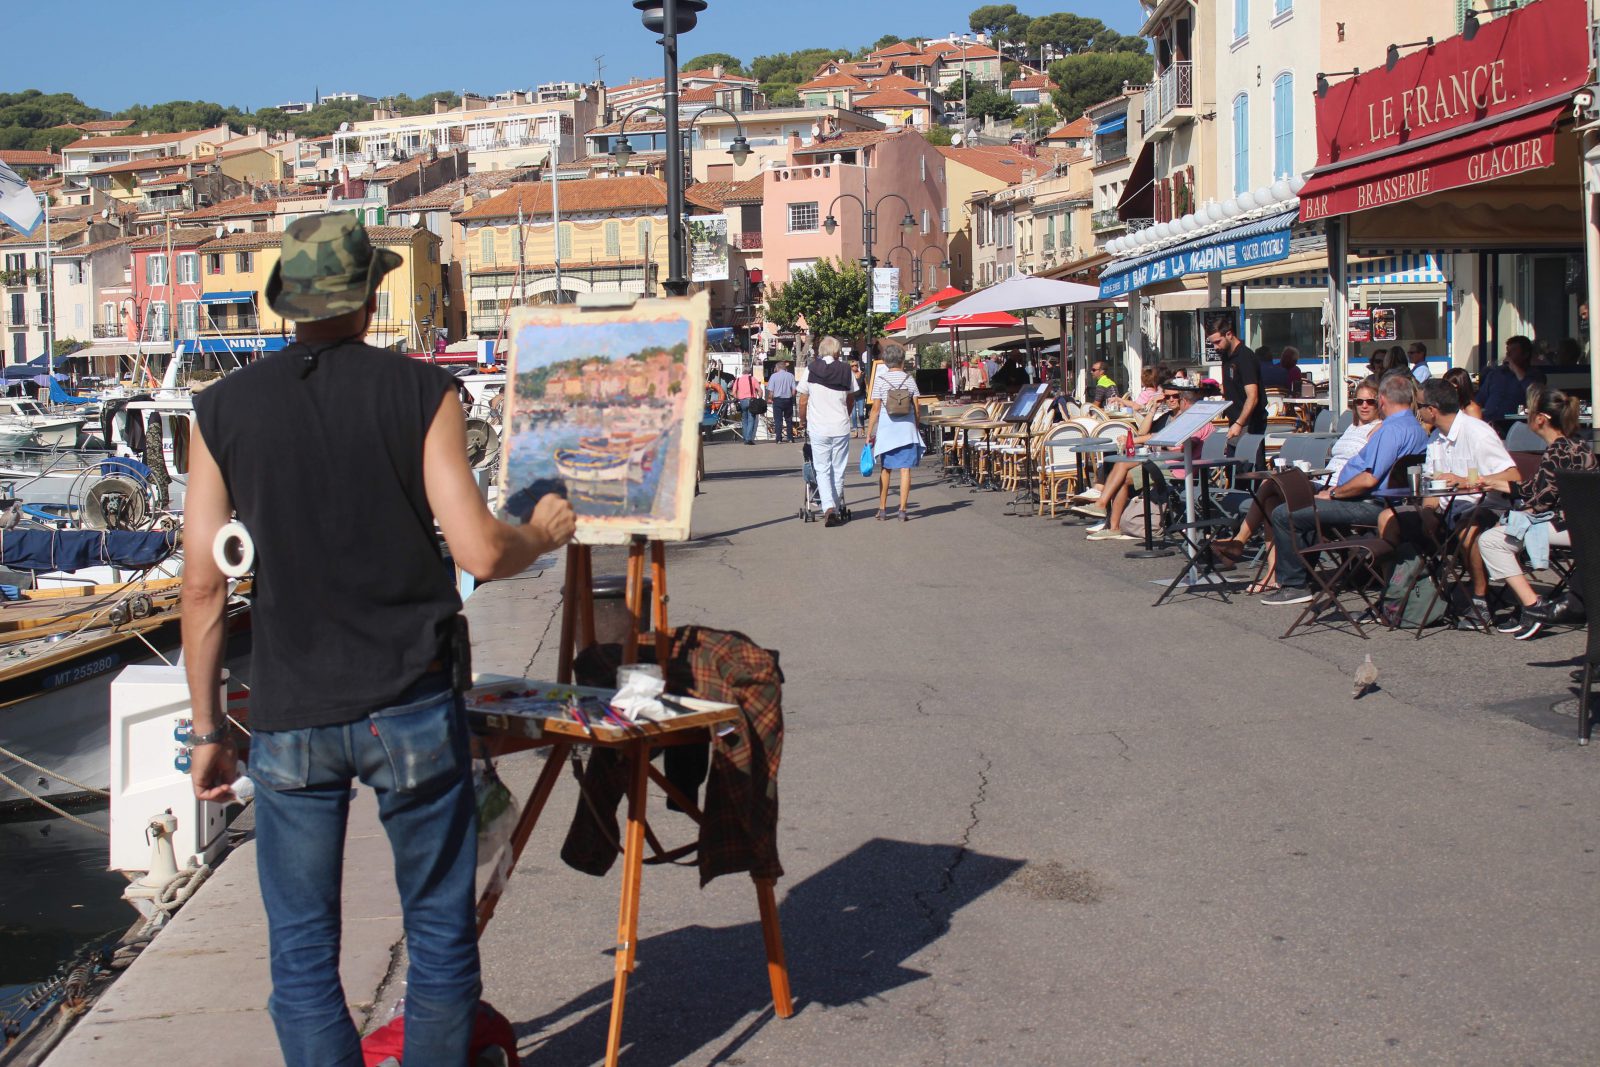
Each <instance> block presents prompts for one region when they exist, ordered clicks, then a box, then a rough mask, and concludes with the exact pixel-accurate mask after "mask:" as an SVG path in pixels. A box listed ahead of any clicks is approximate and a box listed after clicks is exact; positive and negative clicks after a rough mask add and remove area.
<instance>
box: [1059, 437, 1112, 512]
mask: <svg viewBox="0 0 1600 1067" xmlns="http://www.w3.org/2000/svg"><path fill="white" fill-rule="evenodd" d="M1066 448H1067V451H1068V452H1071V453H1072V454H1073V455H1075V456H1076V457H1077V458H1078V486H1079V488H1080V490H1081V489H1082V487H1083V486H1084V485H1085V484H1087V482H1088V480H1089V477H1088V472H1087V468H1086V465H1085V464H1086V457H1088V456H1096V457H1098V456H1104V455H1106V454H1107V453H1109V452H1118V451H1121V449H1122V446H1121V445H1119V444H1117V443H1116V442H1115V441H1113V440H1111V439H1110V438H1108V437H1085V438H1084V439H1083V440H1081V441H1073V442H1072V443H1071V444H1069V445H1067V446H1066ZM1074 525H1076V522H1074Z"/></svg>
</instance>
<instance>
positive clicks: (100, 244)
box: [56, 237, 133, 259]
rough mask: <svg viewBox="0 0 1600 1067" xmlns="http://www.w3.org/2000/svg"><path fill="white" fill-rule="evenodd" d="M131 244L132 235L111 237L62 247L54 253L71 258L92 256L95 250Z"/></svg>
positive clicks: (57, 255)
mask: <svg viewBox="0 0 1600 1067" xmlns="http://www.w3.org/2000/svg"><path fill="white" fill-rule="evenodd" d="M131 244H133V238H132V237H113V238H111V239H110V240H109V241H96V242H95V243H94V244H92V245H79V246H78V247H77V248H67V249H63V250H62V251H60V252H57V253H56V258H57V259H71V258H73V257H75V256H92V255H94V254H95V253H96V252H104V251H105V250H106V249H108V248H118V247H120V246H123V245H131Z"/></svg>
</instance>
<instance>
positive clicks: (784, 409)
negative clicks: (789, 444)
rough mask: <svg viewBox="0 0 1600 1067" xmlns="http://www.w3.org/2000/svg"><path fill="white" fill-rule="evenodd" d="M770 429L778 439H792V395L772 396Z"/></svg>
mask: <svg viewBox="0 0 1600 1067" xmlns="http://www.w3.org/2000/svg"><path fill="white" fill-rule="evenodd" d="M772 431H773V434H772V435H773V436H774V437H776V438H777V439H778V440H780V441H793V440H794V397H792V396H775V397H773V398H772Z"/></svg>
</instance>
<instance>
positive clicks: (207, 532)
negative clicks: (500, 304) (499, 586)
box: [183, 214, 574, 1067]
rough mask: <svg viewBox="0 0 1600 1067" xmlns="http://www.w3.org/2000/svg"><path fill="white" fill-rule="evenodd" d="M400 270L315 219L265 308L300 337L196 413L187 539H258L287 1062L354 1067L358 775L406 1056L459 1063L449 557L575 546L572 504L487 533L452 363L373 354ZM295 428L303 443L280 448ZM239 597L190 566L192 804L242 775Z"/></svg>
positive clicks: (462, 860)
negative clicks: (394, 939)
mask: <svg viewBox="0 0 1600 1067" xmlns="http://www.w3.org/2000/svg"><path fill="white" fill-rule="evenodd" d="M400 265H401V260H400V257H399V256H398V255H396V254H394V253H392V252H389V251H387V250H383V249H374V248H373V247H372V244H371V242H370V241H369V239H368V236H367V232H366V229H365V227H364V226H363V225H362V223H361V222H360V220H359V219H358V218H357V217H356V216H353V215H349V214H327V215H312V216H309V217H306V218H302V219H299V220H297V221H296V222H294V223H293V224H291V225H290V226H289V228H288V229H287V230H286V231H285V232H284V234H283V255H282V257H281V259H280V261H279V263H278V264H277V265H276V266H275V267H273V269H272V274H271V276H270V277H269V278H268V281H267V286H266V299H267V303H268V304H269V305H270V306H271V307H272V309H273V310H274V311H275V312H277V313H278V314H279V315H281V316H283V318H285V319H287V320H292V321H293V322H294V323H295V324H296V329H295V340H294V343H293V344H291V345H290V346H289V347H287V348H286V349H284V350H283V351H281V352H278V353H274V354H272V355H269V356H266V357H264V358H263V359H261V360H259V361H257V362H256V363H254V364H252V365H250V366H248V367H245V368H244V369H242V370H240V371H237V372H236V373H234V374H231V375H229V376H228V377H227V378H225V379H224V380H222V381H220V382H218V383H216V384H215V385H213V386H212V387H211V388H210V389H207V390H206V391H205V392H204V393H197V394H196V396H195V413H196V416H197V419H198V423H199V433H198V434H197V435H196V437H195V440H194V447H193V450H192V452H193V454H192V456H191V460H190V469H189V485H188V497H187V501H186V506H185V532H186V534H187V536H188V538H189V541H190V543H191V544H194V545H200V546H209V545H211V544H212V542H213V541H214V540H215V538H216V535H217V531H218V530H220V529H221V527H222V526H223V524H224V523H226V522H227V521H228V520H229V518H230V517H231V516H232V515H233V514H234V513H235V512H237V515H238V518H239V520H240V521H241V522H243V523H244V525H245V527H246V528H247V529H248V530H249V531H250V535H251V538H252V539H253V541H254V542H255V549H256V567H255V588H256V592H257V594H258V599H257V601H256V606H255V611H254V618H253V629H254V655H253V665H252V673H251V682H252V689H251V694H250V725H251V728H252V731H253V734H252V740H251V753H250V772H249V773H250V777H251V779H252V780H253V783H254V785H255V789H256V847H257V867H258V877H259V880H260V888H261V897H262V901H263V903H264V904H265V906H266V913H267V926H268V944H269V958H270V967H271V974H272V993H271V995H270V997H269V998H268V1002H267V1008H268V1010H269V1012H270V1013H271V1017H272V1021H273V1025H274V1026H275V1027H276V1029H277V1034H278V1043H279V1045H280V1046H281V1049H282V1052H283V1058H284V1061H285V1063H287V1064H288V1065H289V1067H309V1065H317V1067H323V1065H329V1067H360V1065H361V1063H362V1054H361V1048H360V1043H359V1038H358V1036H357V1032H356V1027H355V1024H354V1022H353V1021H352V1020H351V1018H350V1013H349V1011H348V1009H347V1007H346V997H345V992H344V990H343V989H342V988H341V985H340V981H339V940H340V910H339V898H340V884H341V877H342V874H341V868H342V865H343V855H344V841H345V826H346V822H347V818H348V815H349V807H350V792H351V790H350V786H351V783H352V781H353V780H355V779H359V780H360V781H362V782H364V783H366V784H367V785H369V786H371V787H372V788H373V789H374V790H375V791H376V793H377V801H378V812H379V817H380V818H381V820H382V823H383V826H384V829H385V831H386V832H387V834H388V837H389V843H390V847H391V848H392V850H393V852H394V874H395V882H396V886H397V888H398V889H399V891H400V904H401V909H402V912H403V917H404V921H405V930H406V948H407V953H408V955H409V957H410V963H409V969H408V972H407V979H406V1012H405V1014H406V1027H405V1053H404V1056H405V1062H406V1063H412V1064H461V1063H466V1062H467V1054H468V1046H469V1038H470V1035H471V1032H472V1025H473V1018H474V1015H475V1014H476V1012H477V1009H478V998H479V994H480V991H481V981H480V977H479V966H478V946H477V929H476V921H475V915H474V906H475V901H474V885H473V882H474V875H475V866H476V861H477V812H476V802H475V799H474V795H473V788H472V781H471V762H470V758H469V755H468V747H467V745H468V738H467V725H466V718H465V708H464V705H463V702H462V697H461V694H462V693H463V692H464V690H465V687H466V684H467V679H470V677H471V668H470V664H469V663H467V651H468V648H469V645H468V642H467V640H466V634H465V624H464V622H463V621H462V620H461V618H460V614H459V613H460V610H461V600H460V598H459V597H458V596H457V594H456V591H455V588H454V585H453V584H452V583H451V581H450V579H449V576H448V572H447V570H446V569H445V567H444V565H443V561H442V560H441V559H440V554H439V550H438V547H437V540H436V534H435V529H434V522H435V519H437V521H438V524H439V526H440V527H441V528H442V529H443V531H444V536H445V540H446V541H447V542H448V544H449V546H450V551H451V555H452V556H453V557H454V560H455V563H456V564H457V565H458V566H460V567H462V568H464V569H465V570H467V571H468V572H470V573H471V574H473V575H474V576H475V577H477V578H479V579H481V580H489V579H492V578H503V577H509V576H510V575H513V574H516V573H518V572H520V571H521V570H522V569H524V568H525V567H527V566H528V564H530V563H532V562H533V560H534V559H535V558H537V557H538V556H540V555H541V554H543V553H545V552H549V551H551V550H552V549H555V548H557V547H559V546H561V545H562V544H565V543H566V542H567V541H568V540H569V539H570V538H571V536H572V531H573V526H574V517H573V513H572V509H571V507H570V506H569V505H568V504H567V502H566V501H565V500H564V499H561V498H560V497H558V496H555V495H546V496H544V497H543V498H542V499H539V500H538V501H537V503H536V504H535V503H531V502H530V504H529V505H527V511H528V512H531V514H527V513H525V514H523V515H522V516H521V517H522V518H523V519H524V523H523V524H522V525H515V526H514V525H511V524H508V523H503V522H500V521H497V520H496V519H495V518H494V517H493V516H491V515H490V513H489V510H488V508H487V507H486V506H485V504H484V501H483V497H482V496H481V495H480V493H479V491H478V486H477V483H476V482H475V481H474V479H473V475H472V472H471V470H470V469H469V468H468V466H467V462H466V450H465V448H464V444H465V436H466V422H465V418H464V416H463V415H462V411H461V405H460V404H459V403H457V402H456V400H455V396H456V389H455V381H454V379H453V378H452V377H451V376H450V375H449V374H448V373H446V372H445V371H444V370H443V369H442V368H439V367H436V366H433V365H431V364H428V363H425V362H422V361H420V360H413V359H408V358H406V357H404V356H401V355H397V354H395V353H393V352H391V351H388V350H385V349H380V348H374V347H372V346H370V345H367V344H365V343H363V341H362V338H363V336H364V335H365V334H366V332H367V330H368V328H369V327H370V326H371V324H372V322H373V320H374V316H375V315H376V314H377V310H378V300H377V296H376V293H377V290H378V286H379V283H380V281H381V280H382V279H383V277H384V275H386V274H388V273H389V272H390V271H392V270H394V269H395V268H396V267H399V266H400ZM285 425H292V426H294V427H295V432H294V433H292V434H285V433H283V429H282V428H283V427H284V426H285ZM226 599H227V582H226V580H225V579H224V577H223V575H222V573H221V571H220V570H219V569H218V567H217V564H216V563H215V561H214V560H213V559H212V556H211V553H210V552H209V551H204V550H202V551H198V552H193V553H190V554H189V556H188V559H187V560H186V569H185V573H184V587H183V648H184V657H185V666H186V670H187V675H188V681H189V693H190V699H191V701H192V703H193V720H194V735H195V736H194V737H193V738H192V739H191V740H190V742H189V744H190V746H191V747H192V749H193V757H192V763H191V766H190V775H191V778H192V780H193V784H194V792H195V795H196V796H197V797H198V798H200V799H201V800H206V801H213V802H226V801H230V800H232V799H234V798H233V793H232V788H231V787H232V784H233V783H234V781H235V780H236V779H237V777H238V766H237V763H236V759H235V755H234V749H233V741H232V737H231V734H230V732H229V726H228V720H227V719H226V717H225V713H224V709H223V708H221V707H220V706H219V701H218V688H219V683H220V677H221V673H220V672H221V665H222V654H223V645H224V625H223V608H224V604H225V601H226Z"/></svg>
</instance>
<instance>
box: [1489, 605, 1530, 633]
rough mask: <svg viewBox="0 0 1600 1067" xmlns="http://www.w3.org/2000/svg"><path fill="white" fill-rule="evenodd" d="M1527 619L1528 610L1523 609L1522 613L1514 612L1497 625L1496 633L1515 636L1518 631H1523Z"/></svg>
mask: <svg viewBox="0 0 1600 1067" xmlns="http://www.w3.org/2000/svg"><path fill="white" fill-rule="evenodd" d="M1527 619H1528V609H1527V608H1523V609H1522V610H1521V611H1513V612H1512V613H1511V614H1510V615H1507V616H1506V617H1505V618H1504V619H1503V620H1501V621H1500V622H1498V623H1496V624H1495V628H1494V631H1495V633H1498V634H1514V633H1516V632H1517V631H1518V630H1520V629H1522V624H1523V623H1524V622H1526V621H1527Z"/></svg>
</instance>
